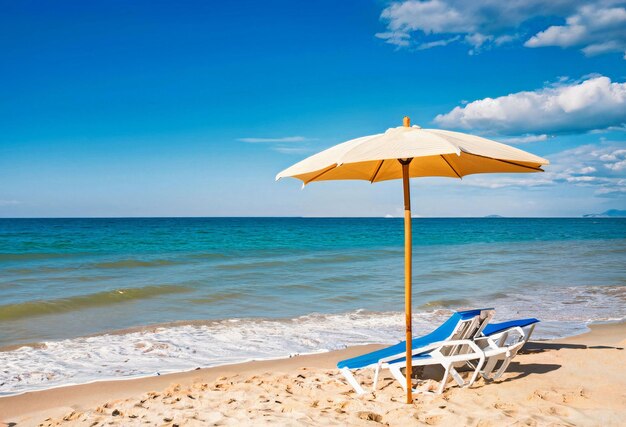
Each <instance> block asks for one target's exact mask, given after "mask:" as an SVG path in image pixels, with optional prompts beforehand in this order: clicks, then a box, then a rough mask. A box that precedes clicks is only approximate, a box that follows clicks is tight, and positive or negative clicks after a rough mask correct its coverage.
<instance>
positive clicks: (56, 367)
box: [0, 218, 626, 393]
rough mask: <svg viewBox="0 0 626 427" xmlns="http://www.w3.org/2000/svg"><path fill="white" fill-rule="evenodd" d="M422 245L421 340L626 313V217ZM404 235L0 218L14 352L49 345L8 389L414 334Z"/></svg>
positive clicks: (300, 223) (391, 223)
mask: <svg viewBox="0 0 626 427" xmlns="http://www.w3.org/2000/svg"><path fill="white" fill-rule="evenodd" d="M413 237H414V276H413V280H414V310H415V322H416V328H415V330H416V333H420V332H423V331H426V330H428V328H429V327H431V325H432V323H433V322H437V321H439V320H440V319H442V318H443V317H445V316H446V315H447V314H448V313H449V310H452V309H459V308H466V307H474V306H493V307H495V308H496V309H497V313H498V315H497V316H498V318H500V319H506V318H510V317H514V316H536V317H540V318H541V319H542V320H543V323H542V326H541V327H540V328H538V329H537V334H538V336H540V337H541V336H543V337H553V336H559V335H567V334H571V333H576V332H578V331H581V330H584V327H585V325H586V324H587V323H589V322H590V321H615V320H620V319H623V318H624V317H625V316H626V287H625V285H626V262H625V261H626V219H507V218H485V219H414V222H413ZM403 238H404V234H403V223H402V220H401V219H382V218H381V219H378V218H354V219H335V218H332V219H331V218H328V219H304V218H151V219H0V346H12V345H16V344H26V343H45V344H44V345H40V346H35V347H24V348H22V349H20V350H12V351H5V352H0V366H1V365H2V360H1V359H2V357H5V358H6V363H8V364H10V366H11V374H8V373H7V374H6V375H7V378H8V379H7V378H4V380H5V381H4V385H0V393H2V392H4V393H11V392H16V391H23V390H27V389H33V388H41V387H46V386H50V385H58V384H64V383H68V382H72V381H75V382H81V381H86V380H91V379H98V378H101V377H111V376H130V375H140V374H149V373H150V372H156V371H160V370H161V371H162V370H163V368H162V365H163V364H164V363H165V364H167V366H168V367H170V368H171V369H185V368H190V367H193V366H191V365H189V364H185V363H183V362H184V361H185V360H187V361H190V360H191V361H192V362H193V363H192V365H193V364H196V365H202V366H207V365H211V364H220V363H227V362H233V361H239V360H242V358H243V359H251V358H264V357H280V356H281V355H282V356H284V355H287V354H289V353H295V352H310V351H316V350H319V349H331V348H340V347H342V346H345V345H351V344H355V343H362V342H381V341H393V340H395V339H400V338H401V337H402V333H403V325H402V315H401V313H400V310H402V307H403ZM146 325H159V328H157V329H154V328H149V329H147V328H141V327H144V326H146ZM136 327H140V329H138V330H135V329H132V330H127V331H122V332H117V333H116V334H115V335H102V334H104V333H106V332H110V331H119V330H125V329H128V328H136ZM92 335H93V336H92ZM103 337H106V338H103ZM242 339H245V340H247V342H249V343H250V342H251V343H253V345H247V351H246V352H244V353H242V352H241V351H240V347H241V343H242ZM209 343H211V345H208V344H209ZM216 344H217V346H216ZM207 346H208V347H210V348H209V349H207ZM146 348H148V349H150V348H153V349H155V350H154V352H152V351H146ZM156 349H158V351H157V350H156ZM98 352H102V353H101V355H100V356H99V357H98V356H96V355H95V354H97V353H98ZM157 353H158V355H157V356H155V357H156V358H152V359H150V357H152V354H157ZM85 354H90V356H89V357H90V358H91V359H92V360H90V361H85V360H84V355H85ZM192 354H193V355H196V356H194V357H195V358H194V357H192V356H190V355H192ZM116 357H117V358H119V363H118V365H115V369H113V368H111V366H110V364H111V363H113V362H111V361H112V360H117V359H116ZM81 358H82V359H81ZM70 360H71V361H70ZM126 360H127V361H126ZM164 361H165V362H164ZM115 363H117V362H115ZM103 366H108V368H103ZM146 366H148V367H149V368H146ZM98 367H99V368H98ZM98 369H99V370H98ZM15 371H17V372H18V375H17V377H19V378H20V380H19V381H17V382H16V381H12V380H11V379H10V378H14V377H15V376H16V375H14V374H15ZM22 371H23V372H22ZM27 371H28V372H27ZM6 372H8V371H5V373H6ZM20 372H21V373H20ZM38 372H39V374H38ZM11 375H13V376H11ZM2 380H3V378H2V373H1V372H0V384H2V383H3V381H2Z"/></svg>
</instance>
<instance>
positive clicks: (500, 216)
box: [484, 215, 504, 218]
mask: <svg viewBox="0 0 626 427" xmlns="http://www.w3.org/2000/svg"><path fill="white" fill-rule="evenodd" d="M484 218H504V217H503V216H502V215H487V216H485V217H484Z"/></svg>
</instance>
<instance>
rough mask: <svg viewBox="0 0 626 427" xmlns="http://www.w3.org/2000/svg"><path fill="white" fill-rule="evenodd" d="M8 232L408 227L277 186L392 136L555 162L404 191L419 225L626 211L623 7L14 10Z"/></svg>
mask: <svg viewBox="0 0 626 427" xmlns="http://www.w3.org/2000/svg"><path fill="white" fill-rule="evenodd" d="M2 9H3V13H2V14H0V52H1V53H2V62H1V65H0V80H1V81H2V84H1V85H0V217H92V216H95V217H133V216H401V214H402V190H401V182H399V181H390V182H384V183H377V184H374V185H372V184H370V183H369V182H363V181H337V182H323V183H313V184H311V185H308V186H307V187H306V188H305V189H302V188H301V187H302V186H301V182H299V181H297V180H293V179H284V180H281V181H279V182H275V181H274V177H275V175H276V173H278V172H279V171H281V170H282V169H284V168H286V167H288V166H290V165H291V164H293V163H295V162H297V161H299V160H301V159H303V158H304V157H307V156H309V155H311V154H314V153H315V152H317V151H320V150H323V149H325V148H328V147H330V146H332V145H335V144H337V143H340V142H343V141H346V140H349V139H352V138H356V137H359V136H364V135H369V134H375V133H380V132H384V131H385V130H386V129H387V128H390V127H394V126H400V125H401V124H402V117H403V116H405V115H408V116H410V117H411V120H412V123H413V124H418V125H420V126H422V127H424V128H429V127H430V128H442V129H450V130H458V131H463V132H468V133H474V134H477V135H481V136H485V137H488V138H492V139H495V140H497V141H501V142H504V143H509V144H512V145H515V146H516V147H518V148H521V149H523V150H527V151H530V152H532V153H534V154H537V155H540V156H542V157H545V158H547V159H549V160H550V162H551V164H550V165H549V166H547V167H545V169H546V172H544V173H540V174H517V175H514V174H511V175H502V174H501V175H473V176H468V177H464V178H463V180H456V179H449V178H420V179H413V180H412V183H411V190H412V197H413V199H412V200H413V203H412V205H413V211H414V214H415V215H416V216H423V217H446V216H464V217H466V216H484V215H491V214H497V215H503V216H522V217H524V216H531V217H532V216H580V215H582V214H586V213H598V212H603V211H605V210H607V209H612V208H613V209H626V1H610V0H609V1H578V0H567V1H561V0H553V1H544V2H540V1H536V0H510V1H506V2H503V1H501V0H488V1H458V0H425V1H414V0H407V1H396V2H387V1H380V0H354V1H336V0H333V1H325V0H318V1H311V2H303V1H258V0H257V1H245V0H242V1H237V2H209V1H176V2H175V1H156V0H151V1H142V0H136V1H132V2H128V1H98V0H94V1H88V2H86V1H67V0H65V1H58V2H49V1H29V0H21V1H13V2H9V1H7V2H3V7H2Z"/></svg>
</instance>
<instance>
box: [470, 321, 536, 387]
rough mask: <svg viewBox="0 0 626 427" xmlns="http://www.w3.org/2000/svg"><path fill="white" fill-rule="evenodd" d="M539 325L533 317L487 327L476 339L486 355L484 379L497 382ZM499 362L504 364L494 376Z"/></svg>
mask: <svg viewBox="0 0 626 427" xmlns="http://www.w3.org/2000/svg"><path fill="white" fill-rule="evenodd" d="M537 323H539V320H538V319H535V318H534V317H533V318H528V319H518V320H510V321H508V322H501V323H491V324H489V325H487V326H485V328H484V329H483V331H482V334H481V336H479V337H477V338H475V339H474V341H475V342H476V343H477V344H478V346H479V347H480V348H481V349H482V351H483V352H484V353H485V358H486V362H485V365H484V367H483V368H482V370H481V371H480V373H481V375H482V376H483V378H485V379H486V380H496V379H498V378H500V377H501V376H502V374H504V372H505V371H506V369H507V368H508V367H509V364H510V363H511V361H512V360H513V358H514V357H515V356H516V355H517V353H518V351H519V350H521V348H522V347H523V346H524V344H526V343H527V342H528V340H529V339H530V336H531V335H532V333H533V331H534V330H535V326H536V325H537ZM498 362H502V363H501V364H500V367H499V368H498V370H497V371H496V373H495V374H493V371H494V369H495V368H496V365H497V364H498ZM470 365H471V362H470ZM492 374H493V375H492Z"/></svg>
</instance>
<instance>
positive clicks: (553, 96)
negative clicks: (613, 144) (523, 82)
mask: <svg viewBox="0 0 626 427" xmlns="http://www.w3.org/2000/svg"><path fill="white" fill-rule="evenodd" d="M434 121H435V123H437V124H438V125H441V126H443V127H452V128H460V129H475V130H482V131H485V132H490V133H495V134H501V135H520V134H524V133H528V134H554V133H577V132H588V131H592V130H597V129H607V128H609V127H612V126H617V127H620V126H623V125H624V124H625V123H626V83H617V82H611V79H609V78H608V77H604V76H598V77H590V78H588V79H587V80H584V81H580V82H569V83H568V82H564V81H560V82H559V83H557V84H554V85H551V86H547V87H544V88H542V89H538V90H535V91H524V92H517V93H512V94H509V95H506V96H501V97H498V98H484V99H479V100H476V101H473V102H470V103H468V104H466V105H465V106H462V107H461V106H458V107H455V108H454V109H453V110H452V111H450V112H448V113H446V114H439V115H438V116H437V117H435V120H434Z"/></svg>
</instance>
